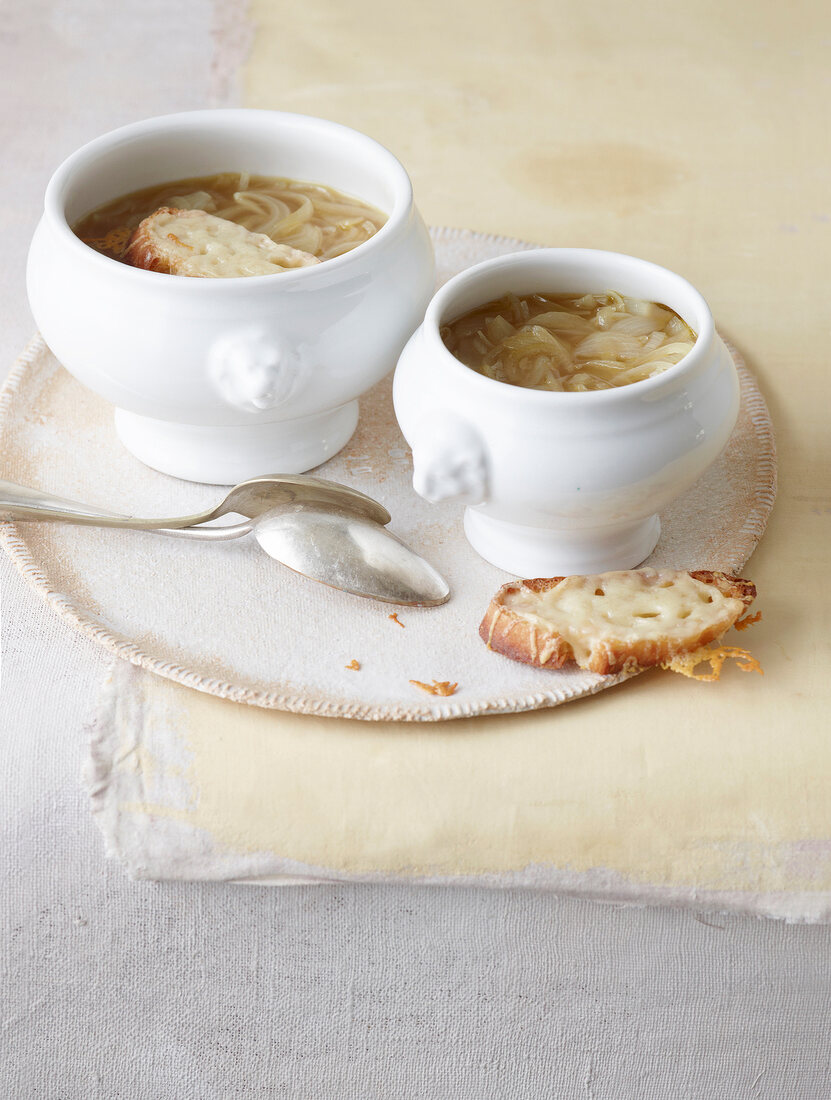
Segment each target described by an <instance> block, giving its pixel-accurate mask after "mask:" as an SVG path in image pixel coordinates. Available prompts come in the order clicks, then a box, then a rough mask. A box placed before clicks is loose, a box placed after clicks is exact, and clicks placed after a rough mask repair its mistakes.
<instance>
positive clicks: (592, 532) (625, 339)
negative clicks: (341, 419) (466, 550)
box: [393, 248, 739, 577]
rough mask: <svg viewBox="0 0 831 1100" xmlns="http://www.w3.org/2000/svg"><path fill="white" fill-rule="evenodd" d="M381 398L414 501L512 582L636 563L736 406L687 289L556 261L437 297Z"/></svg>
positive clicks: (667, 280) (717, 346)
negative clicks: (387, 399)
mask: <svg viewBox="0 0 831 1100" xmlns="http://www.w3.org/2000/svg"><path fill="white" fill-rule="evenodd" d="M609 287H612V288H614V289H613V290H611V291H609V290H607V289H606V288H609ZM619 326H621V327H622V331H619V332H617V333H616V334H615V329H617V328H618V327H619ZM613 334H614V339H612V338H611V337H612V336H613ZM393 396H394V402H395V412H396V416H397V417H398V422H399V424H400V426H401V430H402V431H403V433H404V436H405V437H406V439H407V441H408V443H409V444H410V446H411V447H412V451H413V466H414V471H413V486H414V488H415V490H416V492H418V493H419V494H420V495H421V496H423V497H425V498H426V499H427V500H430V501H433V502H435V503H440V502H449V501H458V502H459V503H462V504H465V505H466V506H467V507H466V509H465V515H464V525H465V533H466V535H467V537H468V540H469V542H470V543H471V545H472V546H473V548H474V549H475V550H476V551H477V552H478V553H479V554H481V556H482V557H484V558H486V559H487V560H488V561H490V562H492V563H493V564H495V565H497V566H499V567H500V568H502V569H505V570H507V571H508V572H510V573H514V574H516V575H519V576H524V577H537V576H564V575H568V574H572V573H600V572H604V571H606V570H615V569H629V568H632V567H633V566H635V565H638V564H639V563H640V562H642V561H643V560H644V559H645V558H646V557H647V556H648V555H649V554H650V553H651V551H652V550H653V549H654V547H655V545H656V543H657V541H658V537H659V535H660V529H661V528H660V521H659V518H658V515H659V513H660V511H661V510H662V509H663V508H665V507H666V505H667V504H669V503H670V501H672V500H674V499H675V498H676V497H677V496H679V495H680V494H681V493H682V492H684V490H685V489H687V488H688V487H689V486H690V485H692V484H693V482H694V481H695V480H696V479H697V478H698V477H700V475H701V474H702V473H703V472H704V470H705V469H706V468H707V467H708V466H709V465H710V463H711V462H712V461H713V460H714V459H715V458H716V457H717V455H718V454H719V452H720V451H721V450H722V448H723V447H724V445H725V443H726V442H727V440H728V438H729V436H730V433H731V431H732V429H733V425H734V423H735V420H736V416H737V413H738V407H739V386H738V378H737V374H736V369H735V366H734V364H733V360H732V358H731V356H730V354H729V352H728V350H727V348H726V346H725V345H724V343H723V341H722V340H721V339H720V337H719V336H718V334H717V333H716V331H715V327H714V325H713V318H712V315H711V313H710V310H709V307H708V306H707V303H706V302H705V300H704V298H703V297H702V296H701V294H700V293H699V292H698V291H697V290H696V289H695V288H694V287H693V286H691V285H690V284H689V283H688V282H687V281H686V280H685V279H683V278H682V277H681V276H680V275H676V274H675V273H674V272H671V271H668V270H666V269H665V268H662V267H658V266H657V265H656V264H652V263H648V262H647V261H645V260H640V259H637V258H636V257H634V256H625V255H621V254H618V253H613V252H601V251H595V250H592V249H566V248H551V249H535V250H529V251H526V252H517V253H513V254H511V255H506V256H502V257H498V258H497V259H494V260H488V261H487V262H485V263H482V264H478V265H476V266H475V267H472V268H469V269H468V270H467V271H464V272H462V273H461V274H460V275H457V276H455V277H454V278H453V279H451V280H450V281H449V282H448V283H446V284H445V286H443V287H442V289H441V290H440V291H439V292H438V293H437V294H436V295H435V296H434V298H433V299H432V301H431V302H430V305H429V306H428V307H427V311H426V314H425V318H424V322H423V324H422V325H421V327H420V328H419V329H418V330H417V332H416V333H415V334H414V335H413V337H412V338H411V339H410V341H409V342H408V344H407V346H406V347H405V348H404V351H403V352H402V354H401V357H400V359H399V361H398V366H397V368H396V373H395V381H394V387H393Z"/></svg>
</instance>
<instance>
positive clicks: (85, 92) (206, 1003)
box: [0, 0, 831, 1100]
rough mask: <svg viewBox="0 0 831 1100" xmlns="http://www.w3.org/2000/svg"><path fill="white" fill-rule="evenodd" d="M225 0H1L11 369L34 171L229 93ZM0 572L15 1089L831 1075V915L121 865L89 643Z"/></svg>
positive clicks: (795, 1090)
mask: <svg viewBox="0 0 831 1100" xmlns="http://www.w3.org/2000/svg"><path fill="white" fill-rule="evenodd" d="M285 7H286V9H287V12H288V10H289V6H288V5H285ZM223 19H224V21H225V24H226V27H227V26H229V25H232V24H229V22H228V16H227V13H224V14H223ZM214 20H215V16H214V13H213V12H212V10H211V8H210V6H209V5H208V4H207V3H206V2H203V0H180V2H179V3H178V4H177V5H169V4H167V3H161V2H160V0H142V3H140V4H139V3H137V2H136V0H128V2H123V3H120V4H118V5H114V4H112V3H109V2H107V0H74V2H72V3H70V2H68V0H65V2H57V0H56V2H54V3H48V2H45V0H34V2H29V3H24V2H23V0H13V2H11V3H10V2H8V0H7V3H6V4H5V6H4V8H3V9H2V23H0V26H1V27H2V34H0V50H2V54H1V55H0V72H2V73H3V96H2V101H0V148H2V163H3V166H4V168H3V173H2V180H1V181H0V239H1V240H2V241H3V249H2V264H0V308H1V309H2V313H1V314H0V352H1V353H2V358H0V365H2V367H3V368H4V369H5V368H6V367H7V366H8V365H9V364H10V363H11V361H12V359H13V358H14V355H15V354H16V353H17V351H18V350H19V349H20V348H21V347H22V346H23V344H24V343H25V341H26V339H27V338H28V336H29V335H30V334H31V331H32V327H33V326H32V322H31V318H30V316H29V314H28V310H27V308H26V305H25V294H24V285H23V268H24V260H25V250H26V245H27V242H28V238H29V235H30V233H31V230H32V228H33V227H34V224H35V220H36V217H37V211H38V207H39V201H40V194H41V192H42V189H43V186H44V185H45V183H46V180H47V178H48V175H49V173H50V171H51V169H52V168H53V167H54V166H55V165H56V164H57V163H58V161H59V160H60V159H62V157H63V156H64V155H65V154H66V153H68V152H69V151H70V150H71V149H72V148H74V147H75V146H76V145H78V144H79V143H81V142H82V141H84V140H86V139H87V138H90V137H92V136H94V135H95V134H97V133H99V132H103V131H104V130H107V129H109V128H111V127H113V126H115V125H119V124H121V123H123V122H127V121H130V120H133V119H135V118H138V117H143V116H147V115H152V114H155V113H162V112H165V111H169V110H175V109H182V108H189V107H198V106H203V105H205V103H206V102H210V101H211V98H212V96H214V97H216V96H217V95H218V94H221V95H223V96H228V95H230V96H232V95H233V81H232V80H229V76H232V75H233V74H232V73H231V72H229V70H228V68H227V67H226V68H225V69H224V70H223V71H222V72H220V73H217V72H216V70H215V71H214V72H213V75H212V71H211V65H212V50H213V45H212V39H211V28H212V25H213V22H214ZM160 27H164V28H165V30H166V31H167V32H168V33H166V34H159V33H158V29H159V28H160ZM239 30H240V28H239V27H237V32H239ZM241 40H242V41H244V35H243V36H241ZM151 57H152V64H151V63H150V62H149V61H148V58H151ZM217 89H219V92H218V91H217ZM0 583H1V584H2V673H3V678H2V699H1V700H0V727H1V728H0V769H1V771H0V782H1V783H2V786H1V787H0V790H2V801H1V802H0V828H2V836H0V860H2V877H0V884H2V885H0V991H1V992H0V1096H1V1097H3V1098H4V1100H5V1098H9V1100H27V1098H30V1097H32V1098H34V1097H39V1098H40V1097H43V1098H59V1100H75V1098H86V1097H102V1098H107V1100H110V1098H115V1097H122V1098H142V1100H145V1098H148V1097H149V1098H165V1100H166V1098H171V1100H173V1098H175V1100H189V1098H191V1097H193V1098H200V1100H203V1098H213V1097H253V1096H273V1097H278V1096H288V1097H313V1098H328V1097H338V1098H344V1100H346V1098H361V1100H363V1098H371V1097H384V1098H398V1097H402V1098H403V1097H424V1098H433V1097H435V1098H442V1100H445V1098H448V1097H454V1098H456V1097H458V1098H468V1097H470V1098H477V1100H478V1098H484V1097H523V1098H524V1097H549V1096H558V1097H568V1098H571V1097H580V1098H583V1097H585V1098H610V1100H611V1098H615V1100H623V1098H628V1097H638V1098H643V1100H667V1098H675V1097H678V1098H681V1097H683V1098H701V1100H720V1098H725V1100H735V1098H738V1097H769V1098H775V1100H782V1098H789V1100H790V1098H799V1100H814V1098H824V1097H827V1096H828V1095H829V1093H831V1028H829V1023H830V1022H831V1021H829V1015H830V1013H829V1009H831V998H829V989H830V988H831V972H830V971H831V962H829V959H831V950H830V949H831V927H789V926H786V925H781V924H777V923H773V922H768V921H758V920H754V919H749V918H739V917H720V916H713V915H706V914H701V915H694V914H690V913H684V912H678V911H669V910H661V909H653V910H632V909H616V908H611V907H604V906H599V905H595V904H591V903H587V902H579V901H574V900H560V899H557V898H556V897H552V896H550V895H546V894H538V893H531V892H525V891H507V892H490V891H482V890H468V889H464V890H450V889H431V888H418V887H408V888H404V887H401V888H398V887H395V888H381V887H366V886H356V887H297V888H291V889H270V888H259V887H256V888H255V887H230V886H216V885H189V884H172V885H167V884H164V885H159V884H147V883H134V882H130V881H128V880H127V879H126V878H125V876H124V875H123V873H122V871H121V869H120V868H119V867H118V866H115V865H112V864H108V863H106V862H105V861H104V858H103V852H102V844H101V840H100V837H99V835H98V834H97V831H96V829H95V827H94V825H93V823H92V820H91V817H90V814H89V807H88V803H87V798H86V795H85V794H84V792H83V788H82V784H81V777H80V770H81V760H82V756H83V744H84V739H85V737H86V733H85V730H84V723H85V721H86V720H87V719H88V716H89V715H90V714H91V712H92V710H93V707H94V702H95V697H96V692H97V690H98V686H99V684H100V682H101V680H102V678H103V675H104V671H105V661H104V658H103V656H102V655H101V653H99V651H98V650H97V649H96V648H95V647H94V646H93V645H92V644H91V643H89V642H87V641H85V640H84V639H82V638H81V637H80V636H78V635H76V634H74V633H73V632H72V631H71V630H70V629H69V628H68V627H66V626H64V625H63V624H62V623H61V622H59V621H58V620H57V619H56V618H55V617H54V616H53V615H52V614H51V613H50V612H48V611H47V609H46V608H45V607H44V606H42V605H41V604H40V602H39V601H38V600H37V598H36V597H34V596H33V595H32V594H31V593H30V592H29V590H28V589H27V588H26V587H25V585H24V584H23V582H22V581H20V580H19V579H18V577H17V575H16V573H15V572H14V570H13V569H12V567H11V566H10V564H9V563H8V562H7V561H6V560H5V558H4V559H3V560H0Z"/></svg>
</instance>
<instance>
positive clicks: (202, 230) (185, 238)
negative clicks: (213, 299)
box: [124, 206, 320, 279]
mask: <svg viewBox="0 0 831 1100" xmlns="http://www.w3.org/2000/svg"><path fill="white" fill-rule="evenodd" d="M124 259H125V261H126V262H127V263H129V264H132V265H133V267H143V268H145V269H147V270H149V271H161V272H164V273H166V274H170V275H190V276H194V277H196V278H203V279H204V278H208V279H211V278H213V279H223V278H224V279H227V278H234V277H236V276H244V275H273V274H274V273H275V272H278V271H285V270H287V269H289V268H296V267H309V266H310V265H312V264H316V263H319V262H320V261H319V260H318V259H317V258H316V257H315V256H312V254H311V253H310V252H302V251H301V250H300V249H298V248H290V247H289V246H288V245H286V244H276V243H275V242H274V241H272V239H271V238H270V237H267V236H266V235H265V234H264V233H252V232H250V230H248V229H246V228H245V227H244V226H242V225H237V224H236V223H235V222H232V221H228V219H227V218H217V217H216V216H215V215H214V214H207V213H206V212H205V211H204V210H179V209H176V208H174V207H167V206H163V207H161V208H160V209H158V210H156V211H155V212H154V213H152V214H150V215H149V217H147V218H145V219H144V221H143V222H141V224H140V225H139V226H138V228H137V229H136V231H135V232H134V233H133V236H132V238H131V240H130V244H129V246H128V248H127V251H126V252H125V254H124Z"/></svg>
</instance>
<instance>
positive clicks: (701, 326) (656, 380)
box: [422, 248, 716, 409]
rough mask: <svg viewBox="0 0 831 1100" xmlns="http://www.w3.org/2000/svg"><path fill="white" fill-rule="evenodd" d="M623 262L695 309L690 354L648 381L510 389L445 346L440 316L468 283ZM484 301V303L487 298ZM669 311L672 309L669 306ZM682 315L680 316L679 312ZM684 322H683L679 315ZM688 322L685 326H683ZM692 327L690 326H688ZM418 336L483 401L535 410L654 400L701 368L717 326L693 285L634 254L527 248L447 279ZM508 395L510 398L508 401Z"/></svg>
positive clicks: (601, 282) (604, 286)
mask: <svg viewBox="0 0 831 1100" xmlns="http://www.w3.org/2000/svg"><path fill="white" fill-rule="evenodd" d="M621 261H623V262H624V263H627V264H629V265H632V266H634V267H637V268H638V269H640V270H641V271H642V272H649V273H650V274H653V275H657V276H658V277H659V278H662V279H665V280H666V281H667V283H668V284H674V286H675V287H676V288H677V289H678V290H679V291H681V292H683V293H684V294H686V295H688V296H689V298H690V300H691V302H692V303H694V306H695V309H696V310H697V311H698V319H697V329H696V330H694V331H696V339H695V343H694V344H693V346H692V348H691V350H690V351H688V352H687V354H686V355H685V356H684V357H683V358H682V359H680V360H679V361H678V362H677V363H674V364H673V365H672V366H671V367H668V368H667V369H666V370H665V371H662V372H661V373H660V374H657V375H654V376H653V377H652V378H644V379H642V380H641V381H638V382H630V383H629V384H627V385H625V386H614V387H610V388H609V389H603V390H585V391H577V392H567V391H561V390H537V389H531V388H529V387H524V386H513V385H511V384H510V383H508V382H500V381H499V380H498V379H495V378H488V377H487V375H484V374H480V373H479V372H478V371H476V370H473V368H471V367H468V366H466V365H465V364H464V363H462V361H461V360H460V359H457V358H456V356H455V355H453V353H452V352H451V351H450V350H449V349H448V348H447V347H446V346H445V344H444V341H443V340H442V338H441V335H440V326H441V324H442V323H443V321H442V320H441V318H442V317H443V315H444V314H445V313H446V312H447V311H448V309H449V308H451V307H452V304H453V302H454V300H456V299H457V298H458V297H459V296H460V295H461V293H462V292H463V291H465V290H466V289H468V288H469V285H470V284H471V283H476V282H477V281H479V280H480V279H485V278H486V277H487V276H488V275H489V274H490V273H491V272H493V271H495V270H498V269H500V268H505V269H507V270H511V269H513V270H514V271H515V272H517V273H520V272H521V273H525V272H526V271H527V269H528V268H537V267H538V266H542V265H545V266H549V265H551V266H553V267H555V268H557V267H562V266H566V265H568V264H573V263H575V262H577V263H579V264H588V263H591V262H594V263H596V265H597V267H598V270H600V271H601V272H602V268H603V267H604V266H606V267H609V266H611V265H619V264H620V262H621ZM608 288H609V286H608V283H605V284H604V278H603V276H602V273H601V274H600V275H599V276H598V290H597V291H596V293H602V292H603V290H606V289H608ZM485 300H486V301H487V300H488V299H485ZM669 308H671V309H674V307H672V306H670V307H669ZM679 316H680V314H679ZM682 320H685V321H686V318H683V317H682ZM687 323H689V322H687ZM690 327H692V326H690ZM422 332H423V333H424V337H425V339H426V341H427V346H428V351H429V353H430V354H431V355H433V356H438V357H439V358H440V359H442V360H443V369H444V370H448V371H451V372H452V377H453V378H454V379H455V380H456V381H458V382H459V383H460V384H462V385H472V386H473V387H478V389H479V392H480V393H481V394H482V396H483V397H488V395H490V397H496V398H499V396H500V395H501V398H502V400H503V401H504V400H511V401H512V402H514V403H522V404H528V405H534V406H535V407H536V408H537V409H539V408H540V407H541V405H542V404H543V402H548V403H549V404H550V405H554V404H556V403H558V402H563V401H565V402H567V403H568V404H569V405H572V406H573V405H574V404H576V403H578V402H579V403H580V404H585V403H586V402H590V403H592V404H594V405H598V404H601V403H612V402H617V403H619V402H621V401H626V400H632V399H636V400H640V399H641V398H644V399H649V397H650V396H652V397H654V396H656V395H655V393H654V391H655V390H657V389H662V388H664V387H665V386H666V385H667V383H676V382H678V381H680V380H682V379H683V378H684V377H685V376H686V375H688V374H692V373H694V372H695V371H696V370H698V369H699V368H700V367H701V364H702V360H703V359H704V358H705V357H706V356H707V355H708V353H709V349H710V348H711V347H712V344H713V342H714V340H715V338H716V330H715V322H714V321H713V315H712V312H711V311H710V307H709V305H708V304H707V301H706V299H705V298H704V296H703V295H702V294H701V292H700V291H699V290H697V289H696V288H695V287H694V286H693V285H692V283H690V282H688V280H687V279H685V278H684V277H683V276H682V275H679V274H677V273H676V272H674V271H671V270H670V269H669V268H666V267H661V265H660V264H656V263H653V262H652V261H651V260H644V259H641V258H640V257H638V256H632V255H630V254H628V253H625V252H610V251H607V250H604V249H595V248H531V249H525V250H523V251H522V252H510V253H508V254H507V255H504V256H496V257H494V258H493V259H491V260H484V261H482V263H478V264H475V265H474V266H473V267H469V268H466V269H465V270H464V271H461V272H459V274H457V275H454V276H453V278H451V279H449V280H448V281H447V282H446V283H445V284H444V286H443V287H441V289H440V290H438V291H437V292H436V293H435V294H434V295H433V298H432V299H431V301H430V303H429V305H428V306H427V310H426V312H425V314H424V322H423V324H422ZM508 394H510V395H511V396H510V398H509V397H508Z"/></svg>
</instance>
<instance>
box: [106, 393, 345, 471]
mask: <svg viewBox="0 0 831 1100" xmlns="http://www.w3.org/2000/svg"><path fill="white" fill-rule="evenodd" d="M357 424H358V402H357V401H349V402H348V403H347V404H346V405H341V406H340V407H339V408H337V409H330V410H329V411H328V412H324V413H316V414H315V415H313V416H304V417H298V418H297V419H296V420H282V421H273V422H270V423H263V422H262V421H259V422H256V423H252V424H244V425H233V426H231V427H227V426H215V425H203V424H174V423H171V422H170V421H167V420H153V419H151V418H150V417H147V416H137V415H136V414H135V413H130V412H126V411H125V410H124V409H116V411H115V429H116V432H117V433H118V438H119V439H120V440H121V442H122V443H123V444H124V446H125V447H126V448H127V450H128V451H130V453H131V454H133V455H135V457H136V458H137V459H138V460H139V461H140V462H143V463H144V464H145V466H150V467H151V469H153V470H159V471H160V472H161V473H163V474H170V475H171V476H173V477H179V478H182V479H183V480H185V481H198V482H203V483H205V484H210V485H234V484H235V483H237V482H239V481H245V480H246V478H249V477H259V476H261V475H263V474H302V473H305V472H306V471H307V470H311V469H313V468H314V467H315V466H319V465H320V464H321V463H322V462H326V460H327V459H329V458H331V457H332V456H333V455H335V454H337V453H338V451H340V450H341V449H342V448H343V447H345V446H346V444H347V443H348V442H349V440H350V439H351V438H352V435H353V433H354V431H355V428H356V427H357Z"/></svg>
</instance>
